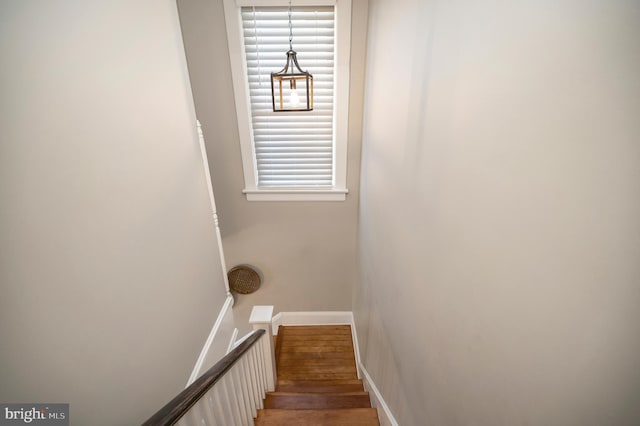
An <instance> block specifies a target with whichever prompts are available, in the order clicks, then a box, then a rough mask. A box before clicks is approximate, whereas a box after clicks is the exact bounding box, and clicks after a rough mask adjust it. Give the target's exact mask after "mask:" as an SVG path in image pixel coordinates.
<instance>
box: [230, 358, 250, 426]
mask: <svg viewBox="0 0 640 426" xmlns="http://www.w3.org/2000/svg"><path fill="white" fill-rule="evenodd" d="M229 373H230V374H231V377H232V378H233V384H234V385H235V388H236V390H237V392H238V403H239V405H240V410H241V411H242V422H243V423H242V424H243V425H248V424H249V418H250V417H251V416H249V413H250V411H251V409H250V407H249V404H248V402H247V398H245V393H244V392H243V389H242V388H243V386H242V379H241V378H240V373H239V372H238V364H237V363H236V365H234V366H233V368H231V370H230V371H229Z"/></svg>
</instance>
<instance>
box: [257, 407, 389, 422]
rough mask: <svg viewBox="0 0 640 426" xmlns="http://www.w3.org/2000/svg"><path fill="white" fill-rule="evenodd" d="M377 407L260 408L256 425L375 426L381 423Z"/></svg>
mask: <svg viewBox="0 0 640 426" xmlns="http://www.w3.org/2000/svg"><path fill="white" fill-rule="evenodd" d="M379 424H380V423H379V422H378V412H377V411H376V409H375V408H348V409H340V410H280V409H268V410H258V417H257V418H256V421H255V425H256V426H283V425H304V426H335V425H340V426H373V425H379Z"/></svg>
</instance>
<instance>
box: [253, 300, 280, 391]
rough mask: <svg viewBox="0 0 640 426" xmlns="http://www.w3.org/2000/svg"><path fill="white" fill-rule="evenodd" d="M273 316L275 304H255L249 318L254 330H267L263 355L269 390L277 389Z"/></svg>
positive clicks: (263, 340)
mask: <svg viewBox="0 0 640 426" xmlns="http://www.w3.org/2000/svg"><path fill="white" fill-rule="evenodd" d="M272 318H273V306H254V307H253V310H252V311H251V317H250V318H249V324H251V325H252V326H253V329H254V330H264V331H266V333H265V336H264V337H263V338H262V339H260V340H261V341H262V356H263V358H264V364H265V367H266V372H265V373H266V375H267V377H266V378H267V391H269V392H273V391H274V390H275V389H276V356H275V348H274V347H273V330H272V326H271V319H272Z"/></svg>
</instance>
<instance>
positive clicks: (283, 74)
mask: <svg viewBox="0 0 640 426" xmlns="http://www.w3.org/2000/svg"><path fill="white" fill-rule="evenodd" d="M297 55H298V54H297V53H296V51H295V50H293V25H292V24H291V2H289V51H288V52H287V63H286V64H285V66H284V68H282V69H281V70H280V71H278V72H272V73H271V103H272V106H273V112H292V111H313V76H312V75H311V74H310V73H309V72H307V71H303V70H302V69H301V68H300V65H299V64H298V58H297ZM300 81H304V82H305V83H306V84H305V97H306V101H303V100H301V102H300V104H299V105H300V107H299V108H298V107H296V108H294V107H291V105H289V106H287V107H285V103H284V96H283V92H282V90H283V88H282V86H283V84H287V83H288V84H289V89H291V90H295V89H296V87H297V85H298V82H300ZM276 82H277V83H276ZM276 86H277V88H276ZM276 92H277V95H276ZM276 98H277V101H276Z"/></svg>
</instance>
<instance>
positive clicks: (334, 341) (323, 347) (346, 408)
mask: <svg viewBox="0 0 640 426" xmlns="http://www.w3.org/2000/svg"><path fill="white" fill-rule="evenodd" d="M276 366H277V371H278V377H277V379H278V380H277V384H276V389H275V392H268V393H267V395H266V398H265V400H264V409H262V410H258V416H257V417H256V419H255V424H256V425H257V426H271V425H274V426H275V425H309V426H316V425H318V426H320V425H344V426H370V425H379V422H378V413H377V411H376V410H375V409H374V408H371V401H370V399H369V394H368V393H367V392H365V391H364V387H363V384H362V380H359V379H358V374H357V370H356V363H355V355H354V351H353V342H352V340H351V327H350V326H348V325H332V326H280V328H279V329H278V336H277V339H276Z"/></svg>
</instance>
